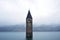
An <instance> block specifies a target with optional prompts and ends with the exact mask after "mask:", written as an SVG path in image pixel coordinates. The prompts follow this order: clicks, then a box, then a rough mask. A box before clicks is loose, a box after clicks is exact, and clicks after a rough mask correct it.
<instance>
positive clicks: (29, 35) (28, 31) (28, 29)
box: [26, 10, 32, 38]
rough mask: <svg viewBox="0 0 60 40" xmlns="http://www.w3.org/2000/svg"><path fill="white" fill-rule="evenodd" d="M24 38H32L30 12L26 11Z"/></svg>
mask: <svg viewBox="0 0 60 40" xmlns="http://www.w3.org/2000/svg"><path fill="white" fill-rule="evenodd" d="M26 38H32V16H31V13H30V10H28V15H27V17H26Z"/></svg>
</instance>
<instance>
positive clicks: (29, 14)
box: [27, 10, 32, 19]
mask: <svg viewBox="0 0 60 40" xmlns="http://www.w3.org/2000/svg"><path fill="white" fill-rule="evenodd" d="M27 18H31V19H32V16H31V13H30V10H28V15H27Z"/></svg>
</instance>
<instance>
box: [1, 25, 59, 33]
mask: <svg viewBox="0 0 60 40" xmlns="http://www.w3.org/2000/svg"><path fill="white" fill-rule="evenodd" d="M25 31H26V27H25V26H24V25H11V26H2V27H0V32H25ZM33 31H34V32H40V31H42V32H43V31H60V25H58V26H54V25H41V26H37V27H36V26H35V27H33Z"/></svg>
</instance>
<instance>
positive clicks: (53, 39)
mask: <svg viewBox="0 0 60 40" xmlns="http://www.w3.org/2000/svg"><path fill="white" fill-rule="evenodd" d="M25 34H26V33H25V32H0V40H26V38H25V37H26V35H25ZM32 40H60V32H33V39H32Z"/></svg>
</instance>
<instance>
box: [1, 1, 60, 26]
mask: <svg viewBox="0 0 60 40" xmlns="http://www.w3.org/2000/svg"><path fill="white" fill-rule="evenodd" d="M29 9H30V10H31V14H32V16H33V23H34V24H36V25H41V24H47V25H48V24H60V0H0V25H13V24H25V21H26V20H25V18H26V16H27V12H28V10H29Z"/></svg>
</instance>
